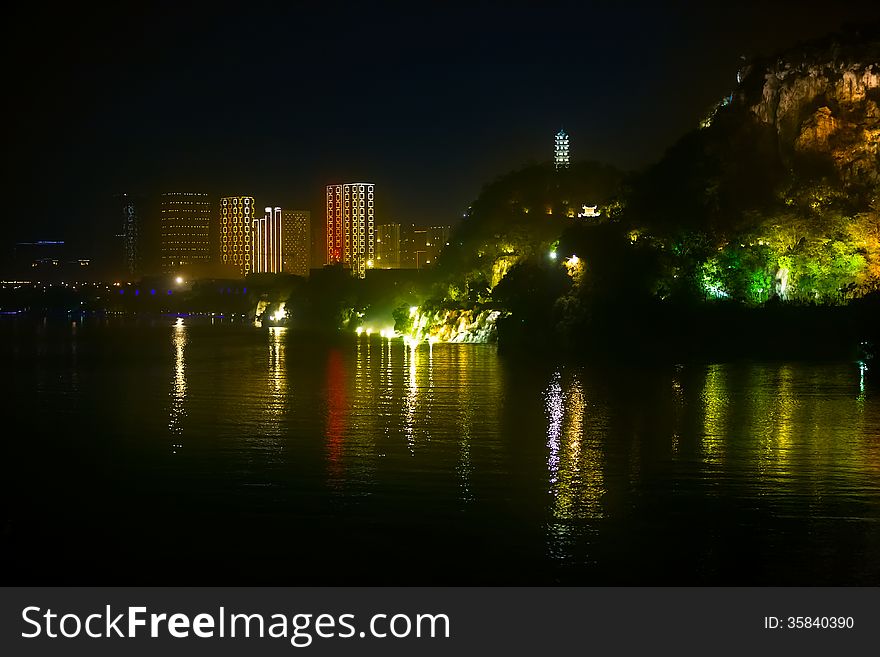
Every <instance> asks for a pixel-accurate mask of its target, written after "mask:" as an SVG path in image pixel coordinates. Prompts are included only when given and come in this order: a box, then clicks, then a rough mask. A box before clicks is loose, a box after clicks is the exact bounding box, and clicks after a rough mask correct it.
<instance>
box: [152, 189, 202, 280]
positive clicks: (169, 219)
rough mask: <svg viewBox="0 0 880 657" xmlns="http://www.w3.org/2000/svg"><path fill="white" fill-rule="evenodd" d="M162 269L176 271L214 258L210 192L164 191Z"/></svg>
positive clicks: (170, 271)
mask: <svg viewBox="0 0 880 657" xmlns="http://www.w3.org/2000/svg"><path fill="white" fill-rule="evenodd" d="M160 218H161V231H162V243H161V254H162V271H163V272H165V273H175V272H177V271H179V270H181V269H185V268H187V267H190V266H193V265H205V264H208V263H209V262H210V261H211V201H210V197H209V196H208V195H207V194H199V193H192V192H189V193H179V192H171V193H168V194H162V199H161V207H160Z"/></svg>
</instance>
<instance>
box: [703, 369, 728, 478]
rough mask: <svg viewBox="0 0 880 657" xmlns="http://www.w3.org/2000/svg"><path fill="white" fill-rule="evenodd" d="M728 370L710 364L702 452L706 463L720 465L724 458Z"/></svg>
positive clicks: (704, 400)
mask: <svg viewBox="0 0 880 657" xmlns="http://www.w3.org/2000/svg"><path fill="white" fill-rule="evenodd" d="M726 377H727V370H726V369H725V366H724V365H719V364H715V365H709V367H708V369H707V371H706V384H705V387H704V388H703V395H702V402H703V435H702V444H701V448H702V452H703V459H704V460H705V461H706V463H709V464H712V465H718V464H720V463H721V462H722V460H723V456H724V455H723V448H724V437H725V436H726V435H727V416H728V406H729V403H730V402H729V399H728V395H727V380H726Z"/></svg>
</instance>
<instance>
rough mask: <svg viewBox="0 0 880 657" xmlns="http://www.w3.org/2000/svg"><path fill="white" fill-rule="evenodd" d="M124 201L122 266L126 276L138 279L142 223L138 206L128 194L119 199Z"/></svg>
mask: <svg viewBox="0 0 880 657" xmlns="http://www.w3.org/2000/svg"><path fill="white" fill-rule="evenodd" d="M118 198H119V199H120V200H121V201H122V222H121V223H122V225H121V226H120V228H121V230H120V233H119V237H120V238H121V239H122V266H123V270H124V271H125V275H126V276H128V277H129V278H137V277H138V275H139V274H140V269H141V248H140V240H141V236H140V233H141V222H140V213H139V211H138V204H137V203H136V202H135V200H134V198H132V197H131V196H129V195H128V194H122V196H121V197H118Z"/></svg>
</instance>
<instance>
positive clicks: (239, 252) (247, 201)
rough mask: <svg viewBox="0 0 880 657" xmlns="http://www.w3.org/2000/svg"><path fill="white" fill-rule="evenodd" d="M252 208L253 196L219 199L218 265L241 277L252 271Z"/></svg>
mask: <svg viewBox="0 0 880 657" xmlns="http://www.w3.org/2000/svg"><path fill="white" fill-rule="evenodd" d="M254 208H255V206H254V197H253V196H224V197H223V198H221V199H220V263H221V264H222V265H225V266H227V267H234V268H235V269H237V270H238V273H239V274H240V275H241V276H247V275H248V274H250V273H251V272H252V271H253V255H254V252H253V251H254V250H253V235H254V221H255V219H256V215H255V212H254Z"/></svg>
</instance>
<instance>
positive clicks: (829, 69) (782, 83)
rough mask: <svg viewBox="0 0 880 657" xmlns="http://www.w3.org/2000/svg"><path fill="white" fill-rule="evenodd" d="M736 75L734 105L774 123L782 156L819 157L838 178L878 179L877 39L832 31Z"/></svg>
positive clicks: (879, 74) (878, 181)
mask: <svg viewBox="0 0 880 657" xmlns="http://www.w3.org/2000/svg"><path fill="white" fill-rule="evenodd" d="M738 77H739V79H740V85H739V87H738V89H737V92H736V94H735V100H734V103H733V104H734V105H738V106H739V107H740V108H747V109H748V111H749V112H750V113H751V114H752V115H753V116H754V117H756V118H757V120H758V121H759V122H760V123H762V124H764V125H766V126H770V127H772V128H773V129H774V130H775V133H776V136H777V140H778V147H779V154H780V156H781V157H782V158H783V160H784V161H786V162H787V163H789V164H790V163H791V162H792V161H793V159H795V158H797V157H798V156H811V157H814V158H816V157H824V158H825V159H826V160H827V161H828V162H830V163H833V166H834V168H835V169H836V170H837V172H838V174H839V176H840V179H841V181H842V182H843V183H844V184H867V185H877V184H880V109H878V103H880V42H878V41H876V40H870V39H869V40H864V39H849V40H845V39H844V38H842V37H836V38H833V39H829V40H826V41H825V42H823V43H817V44H808V45H805V46H802V47H800V48H796V49H793V50H791V51H788V52H786V53H785V54H784V55H782V56H779V57H776V58H773V59H770V60H760V61H755V62H753V63H751V64H749V65H747V66H746V67H744V69H743V70H741V71H740V75H739V76H738Z"/></svg>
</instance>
